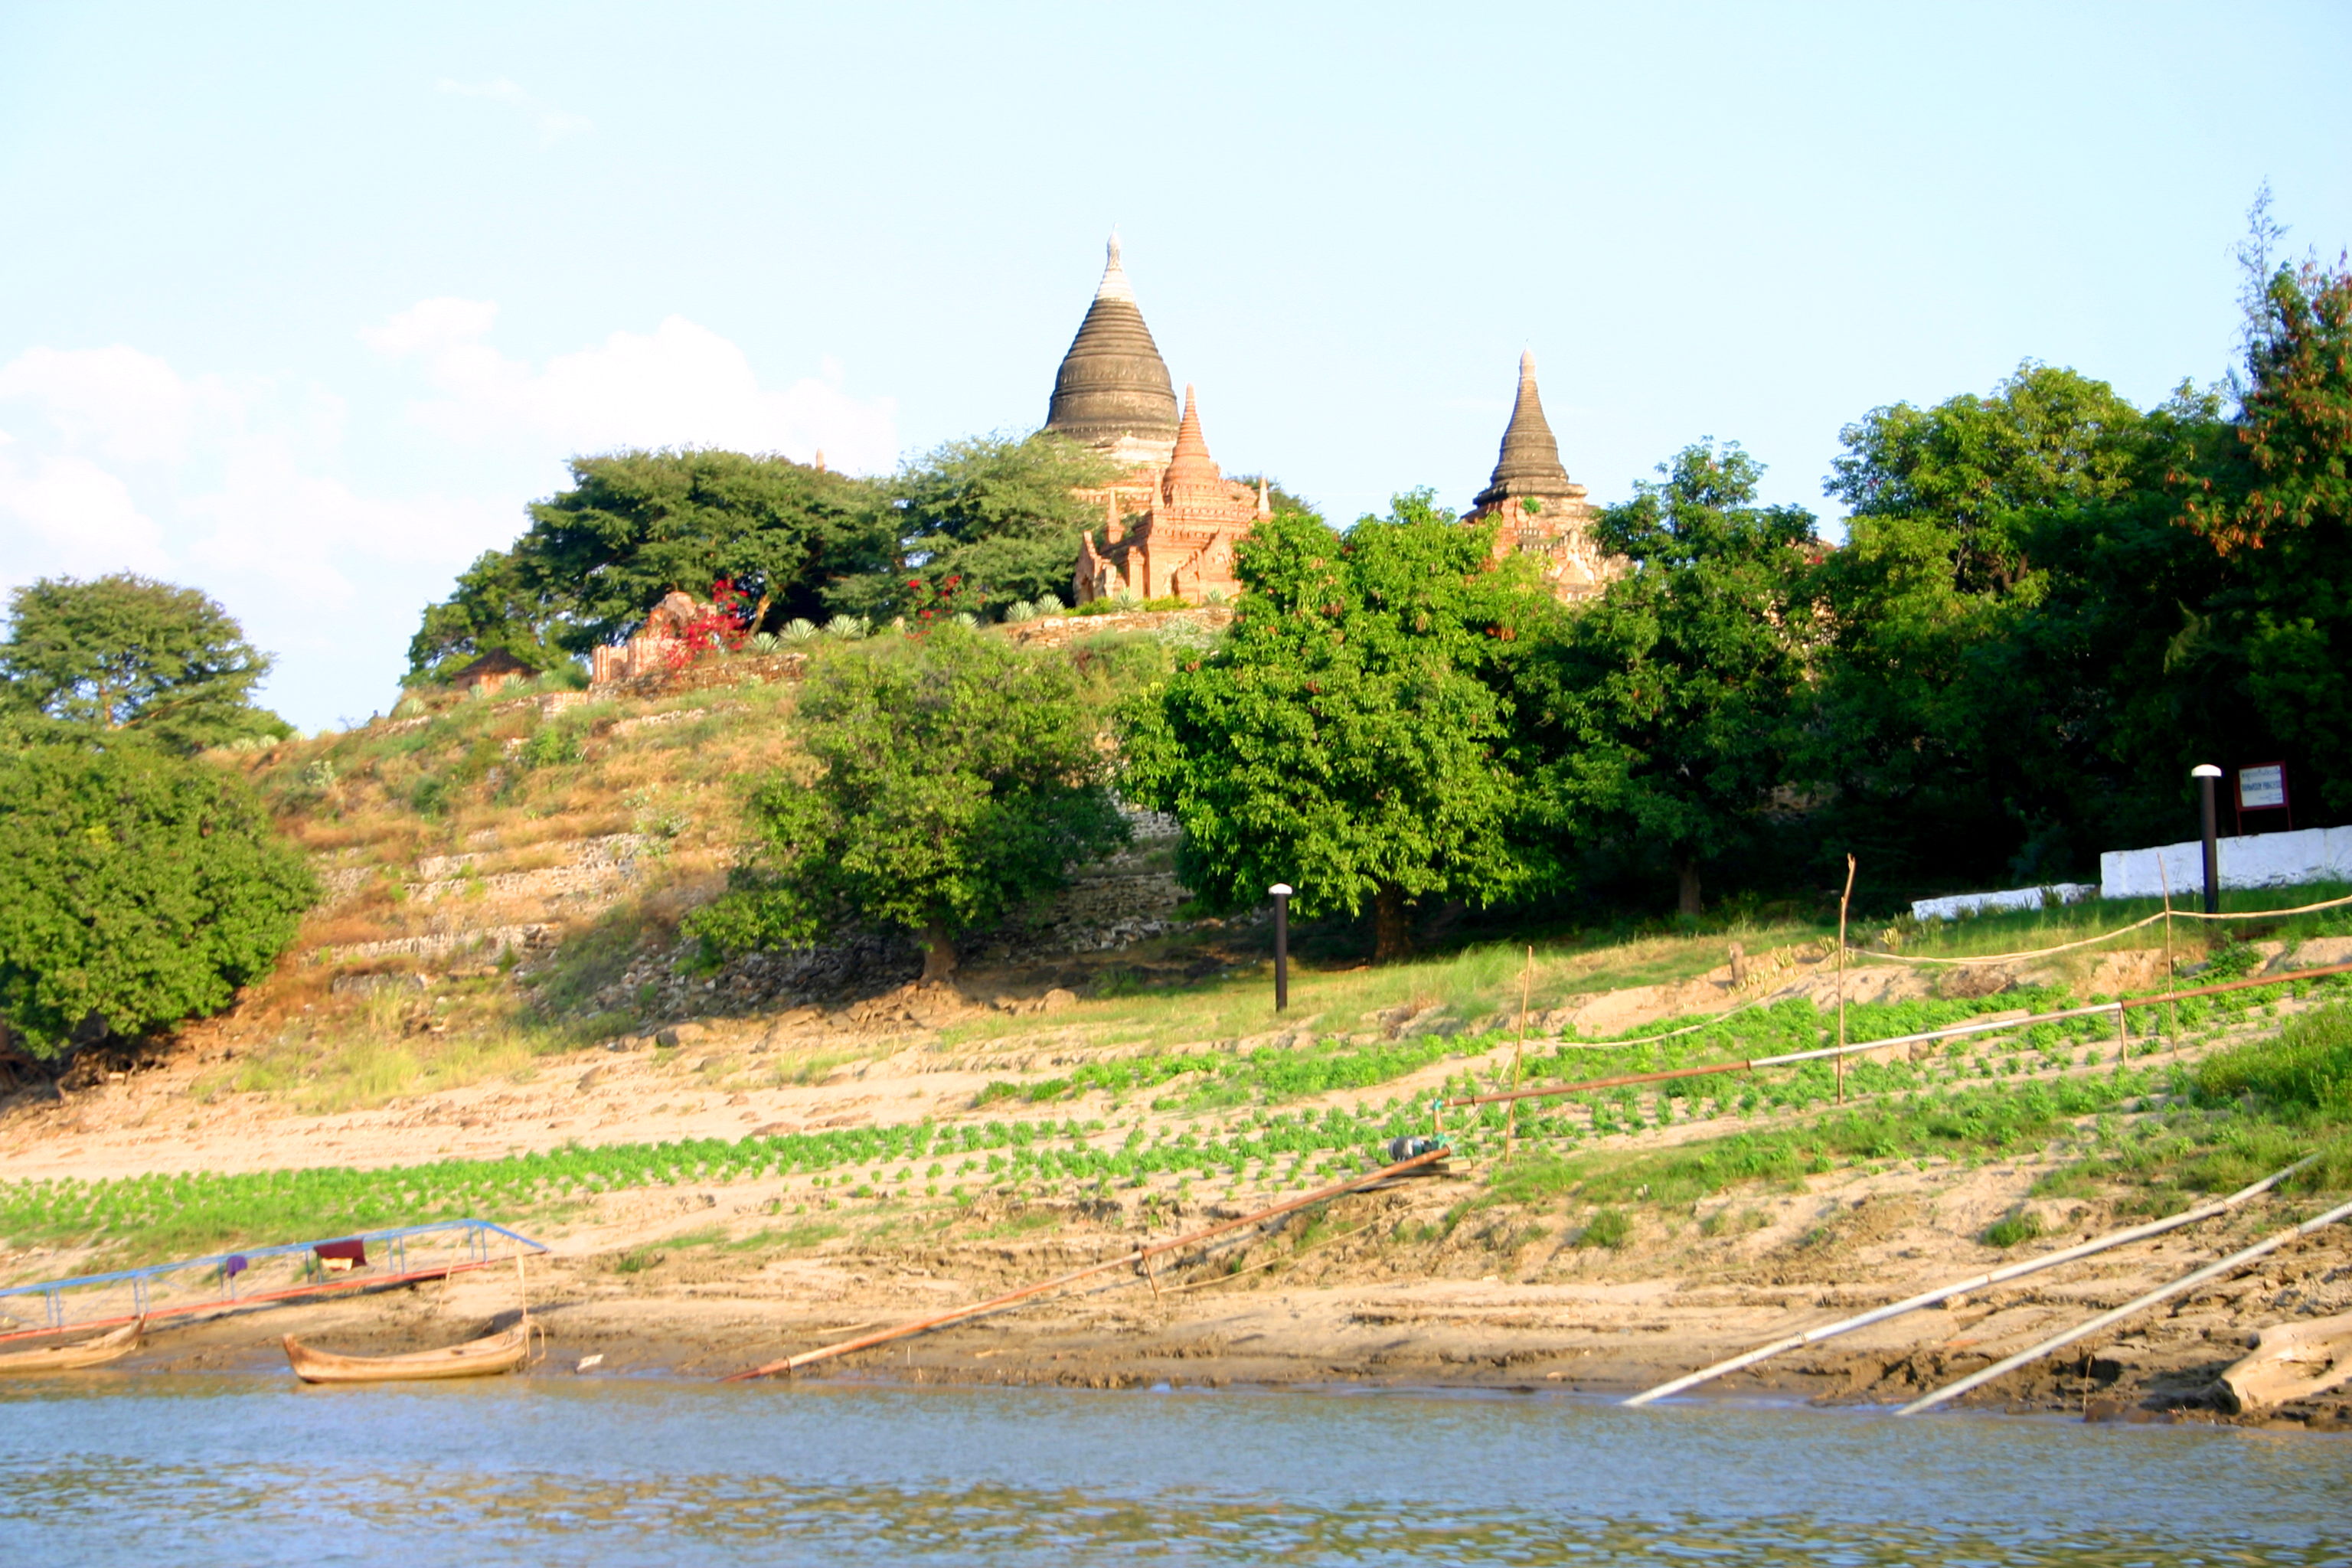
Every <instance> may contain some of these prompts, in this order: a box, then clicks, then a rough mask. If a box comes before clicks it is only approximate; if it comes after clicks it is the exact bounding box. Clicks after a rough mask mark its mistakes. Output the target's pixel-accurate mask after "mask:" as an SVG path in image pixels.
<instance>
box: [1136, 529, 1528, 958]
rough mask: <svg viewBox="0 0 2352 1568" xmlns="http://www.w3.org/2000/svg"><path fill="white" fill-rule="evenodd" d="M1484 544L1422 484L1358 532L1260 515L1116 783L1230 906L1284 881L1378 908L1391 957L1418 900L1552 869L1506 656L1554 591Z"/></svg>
mask: <svg viewBox="0 0 2352 1568" xmlns="http://www.w3.org/2000/svg"><path fill="white" fill-rule="evenodd" d="M1493 548H1494V531H1493V529H1492V528H1491V527H1469V526H1465V525H1464V524H1462V523H1459V522H1457V521H1454V518H1453V516H1452V515H1451V514H1450V513H1445V512H1442V511H1439V510H1436V509H1434V508H1433V507H1432V506H1431V505H1430V500H1429V496H1428V493H1427V492H1426V491H1423V492H1417V493H1415V494H1412V495H1407V496H1402V497H1399V498H1398V500H1397V503H1396V506H1395V508H1394V510H1393V513H1392V515H1391V516H1390V517H1388V518H1385V519H1373V518H1366V519H1365V520H1363V521H1360V522H1359V523H1357V525H1356V526H1355V527H1354V528H1353V529H1352V530H1350V531H1349V532H1348V533H1347V535H1346V536H1345V537H1342V536H1341V535H1340V534H1339V533H1338V532H1336V531H1333V530H1332V529H1331V528H1330V527H1328V525H1326V524H1325V523H1324V522H1323V521H1321V520H1320V519H1318V518H1315V517H1312V516H1307V515H1305V514H1300V513H1286V514H1282V515H1278V516H1276V517H1275V518H1273V519H1271V520H1270V521H1265V522H1262V523H1260V524H1259V525H1258V526H1257V527H1256V528H1255V530H1253V531H1251V533H1250V534H1249V536H1248V537H1247V538H1246V539H1244V541H1243V542H1242V543H1241V545H1240V547H1239V548H1238V549H1237V550H1236V551H1235V552H1234V572H1235V574H1236V576H1238V577H1239V579H1240V580H1241V582H1242V584H1243V586H1244V588H1245V589H1246V590H1247V592H1246V593H1245V594H1244V595H1243V597H1242V598H1241V600H1240V602H1239V605H1238V607H1237V608H1236V609H1235V611H1234V620H1233V623H1232V626H1231V628H1230V630H1229V631H1228V633H1227V635H1226V637H1225V638H1224V640H1223V643H1222V644H1221V645H1220V646H1219V647H1217V649H1216V650H1215V651H1214V652H1213V653H1212V654H1210V655H1209V656H1208V657H1207V658H1202V659H1200V660H1198V661H1195V662H1193V663H1191V664H1189V665H1187V666H1186V667H1185V668H1182V669H1180V670H1178V671H1175V672H1174V673H1172V674H1171V676H1170V677H1169V679H1167V680H1166V682H1165V683H1164V684H1163V685H1161V686H1160V688H1159V689H1156V690H1155V691H1153V692H1151V693H1150V695H1149V696H1148V697H1147V698H1145V699H1143V700H1139V701H1137V702H1135V703H1133V704H1131V705H1130V707H1129V710H1128V712H1127V714H1126V716H1125V721H1124V726H1123V727H1124V731H1125V748H1124V749H1125V752H1126V754H1127V771H1126V774H1125V777H1124V780H1123V788H1124V789H1125V790H1126V792H1127V794H1128V795H1129V796H1130V797H1131V798H1132V799H1134V800H1136V801H1137V802H1139V803H1140V804H1142V805H1149V806H1151V807H1154V808H1155V809H1158V810H1160V811H1164V812H1168V813H1171V814H1172V815H1173V816H1175V817H1176V819H1177V821H1178V822H1179V823H1180V824H1181V826H1182V827H1183V838H1182V840H1181V845H1180V847H1179V849H1178V852H1177V870H1178V874H1179V876H1180V877H1181V879H1183V882H1184V884H1185V886H1187V887H1188V888H1190V889H1192V890H1193V891H1194V892H1195V893H1197V894H1199V895H1200V896H1201V897H1202V900H1204V901H1206V902H1207V903H1208V904H1209V905H1210V906H1212V907H1213V908H1218V909H1226V910H1232V909H1238V908H1242V907H1244V906H1248V905H1253V904H1256V903H1259V902H1261V901H1262V900H1264V899H1265V889H1266V888H1267V887H1268V886H1270V885H1271V884H1273V883H1275V882H1286V883H1291V884H1294V885H1295V886H1296V887H1297V909H1298V910H1299V912H1300V913H1302V914H1306V915H1320V914H1331V913H1346V914H1349V915H1355V914H1358V913H1360V911H1361V910H1364V909H1365V908H1366V907H1367V906H1369V907H1370V910H1372V914H1373V925H1374V942H1375V953H1376V957H1377V958H1378V959H1379V960H1380V961H1382V962H1385V961H1387V960H1391V959H1394V958H1398V957H1401V956H1402V955H1403V954H1404V953H1405V952H1408V951H1409V949H1410V940H1409V939H1410V933H1411V928H1410V925H1409V923H1408V907H1409V906H1410V905H1411V904H1412V901H1413V900H1418V899H1421V898H1423V897H1427V896H1431V895H1441V896H1445V897H1450V898H1458V899H1462V900H1466V901H1471V902H1476V903H1490V902H1493V901H1496V900H1501V899H1505V898H1507V897H1509V896H1511V895H1512V894H1514V893H1517V892H1518V891H1519V890H1521V889H1523V888H1525V887H1527V886H1528V884H1529V883H1530V882H1531V881H1532V880H1533V879H1535V878H1536V877H1537V876H1538V874H1539V871H1540V868H1541V859H1540V857H1539V856H1538V855H1537V854H1536V853H1534V852H1533V847H1532V846H1530V845H1528V843H1527V842H1526V841H1525V840H1524V839H1523V838H1521V837H1519V836H1518V833H1517V830H1518V829H1519V828H1520V827H1521V826H1523V823H1524V818H1525V806H1526V800H1525V795H1524V792H1523V789H1522V785H1521V780H1520V775H1519V771H1518V768H1517V765H1516V763H1517V759H1516V758H1515V755H1514V753H1513V750H1512V738H1513V733H1514V730H1513V711H1514V710H1513V703H1512V700H1511V696H1510V689H1511V681H1510V669H1509V665H1510V661H1511V656H1512V654H1513V652H1514V651H1515V650H1516V649H1517V647H1520V646H1522V643H1523V634H1525V633H1526V632H1527V631H1528V629H1529V628H1531V627H1533V626H1538V625H1539V624H1541V623H1542V621H1543V620H1544V619H1545V618H1546V617H1547V616H1549V614H1550V613H1551V605H1550V601H1549V599H1548V598H1547V597H1546V596H1545V595H1544V594H1543V593H1542V590H1541V589H1540V587H1539V586H1538V584H1536V583H1535V581H1534V579H1533V577H1532V576H1531V575H1530V574H1528V572H1527V571H1526V570H1525V568H1524V564H1523V563H1520V562H1519V561H1518V560H1517V558H1516V557H1514V558H1511V559H1510V560H1508V561H1507V562H1505V563H1502V564H1501V565H1499V566H1498V565H1496V563H1495V562H1494V559H1493V553H1492V552H1493Z"/></svg>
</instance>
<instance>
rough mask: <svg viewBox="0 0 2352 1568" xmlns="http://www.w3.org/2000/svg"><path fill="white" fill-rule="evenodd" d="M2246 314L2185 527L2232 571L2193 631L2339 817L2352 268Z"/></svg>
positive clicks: (2347, 740) (2319, 276) (2287, 286)
mask: <svg viewBox="0 0 2352 1568" xmlns="http://www.w3.org/2000/svg"><path fill="white" fill-rule="evenodd" d="M2250 309H2251V318H2252V319H2251V320H2250V321H2249V323H2248V331H2247V356H2246V357H2247V363H2246V370H2245V374H2244V377H2243V380H2242V402H2241V405H2240V407H2239V410H2238V413H2237V416H2236V417H2235V419H2234V420H2232V421H2231V424H2232V426H2233V429H2232V432H2231V433H2232V435H2233V436H2234V437H2235V439H2234V440H2233V441H2232V442H2231V443H2229V444H2227V445H2225V446H2224V447H2222V448H2221V451H2220V452H2219V453H2218V454H2217V455H2216V458H2215V460H2214V461H2213V462H2211V463H2210V464H2209V465H2207V466H2206V467H2205V468H2204V469H2203V470H2202V471H2201V472H2198V473H2194V474H2192V475H2190V476H2189V479H2190V483H2191V487H2192V488H2191V490H2190V494H2189V500H2188V504H2187V507H2186V509H2185V518H2184V521H2185V522H2186V523H2187V525H2188V526H2189V529H2191V530H2192V531H2194V532H2196V533H2197V534H2198V535H2200V536H2201V537H2202V538H2203V539H2204V540H2205V541H2207V542H2209V543H2210V547H2211V549H2212V550H2213V552H2215V554H2216V555H2217V556H2218V557H2219V558H2220V559H2221V561H2222V562H2224V563H2226V565H2227V567H2228V578H2227V581H2226V583H2225V584H2224V585H2223V586H2222V587H2221V589H2220V590H2219V591H2218V592H2217V593H2216V594H2215V595H2214V596H2213V599H2212V602H2211V604H2210V606H2209V616H2208V617H2207V620H2206V623H2205V624H2204V625H2202V626H2200V627H2198V628H2197V630H2198V632H2199V633H2200V636H2201V637H2202V638H2203V639H2204V640H2205V641H2206V642H2207V643H2208V644H2209V645H2210V646H2212V647H2215V648H2217V649H2219V648H2226V649H2230V650H2231V651H2232V653H2233V654H2234V662H2236V663H2237V664H2239V665H2240V666H2241V667H2242V670H2243V672H2244V674H2243V679H2244V689H2245V693H2246V696H2247V698H2248V700H2250V702H2251V704H2252V708H2253V710H2254V711H2255V713H2256V714H2257V715H2258V716H2259V717H2260V719H2261V720H2262V721H2263V726H2264V727H2265V728H2266V729H2267V730H2268V731H2270V733H2271V734H2272V735H2274V736H2275V737H2276V738H2277V740H2278V742H2280V743H2281V744H2282V745H2283V746H2284V747H2285V748H2287V749H2289V750H2290V751H2291V752H2293V753H2294V754H2295V756H2296V757H2297V759H2298V760H2299V761H2300V762H2301V763H2303V764H2304V765H2303V767H2302V768H2301V769H2299V770H2298V772H2300V773H2301V774H2302V776H2303V777H2304V778H2305V779H2306V780H2313V779H2315V780H2316V781H2317V782H2318V783H2319V784H2320V789H2319V795H2320V798H2321V800H2322V802H2323V803H2324V804H2325V805H2326V807H2327V808H2328V809H2330V810H2332V811H2338V812H2340V811H2343V810H2346V809H2347V808H2352V689H2347V681H2346V680H2345V679H2344V671H2345V669H2346V668H2347V662H2352V271H2347V268H2346V266H2345V263H2344V261H2343V260H2342V259H2341V258H2338V260H2337V262H2336V265H2335V266H2334V267H2333V268H2329V267H2324V266H2322V265H2320V264H2318V263H2317V262H2313V261H2306V262H2304V263H2302V264H2300V265H2295V266H2283V267H2279V268H2275V269H2273V271H2271V272H2270V274H2269V275H2268V276H2267V277H2266V278H2261V279H2258V283H2257V287H2255V288H2254V289H2252V299H2251V300H2250ZM2244 760H2247V761H2252V760H2256V759H2254V758H2252V757H2247V758H2245V759H2244ZM2264 760H2266V759H2264Z"/></svg>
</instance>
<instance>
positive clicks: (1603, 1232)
mask: <svg viewBox="0 0 2352 1568" xmlns="http://www.w3.org/2000/svg"><path fill="white" fill-rule="evenodd" d="M1632 1238H1633V1221H1632V1220H1630V1219H1627V1218H1626V1217H1625V1211H1624V1210H1623V1209H1601V1210H1600V1211H1599V1212H1598V1213H1596V1214H1594V1215H1593V1216H1592V1217H1591V1219H1589V1220H1587V1221H1586V1222H1585V1225H1584V1229H1583V1230H1582V1231H1580V1232H1579V1233H1578V1235H1577V1237H1576V1245H1577V1246H1579V1247H1607V1248H1609V1250H1610V1251H1612V1252H1614V1251H1616V1250H1617V1249H1618V1248H1619V1247H1622V1246H1624V1245H1625V1243H1626V1242H1627V1241H1629V1240H1631V1239H1632Z"/></svg>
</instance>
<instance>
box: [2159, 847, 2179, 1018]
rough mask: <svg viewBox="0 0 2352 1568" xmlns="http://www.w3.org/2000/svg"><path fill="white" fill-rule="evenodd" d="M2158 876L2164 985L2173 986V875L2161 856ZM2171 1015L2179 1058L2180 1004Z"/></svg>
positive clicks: (2173, 1009)
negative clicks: (2162, 914)
mask: <svg viewBox="0 0 2352 1568" xmlns="http://www.w3.org/2000/svg"><path fill="white" fill-rule="evenodd" d="M2156 875H2157V879H2158V881H2159V882H2161V883H2162V885H2163V887H2164V983H2165V984H2167V985H2169V984H2172V976H2173V968H2172V873H2170V872H2169V871H2167V870H2166V869H2165V868H2164V857H2163V856H2161V855H2158V857H2157V858H2156ZM2171 1013H2172V1017H2171V1020H2170V1023H2169V1025H2168V1027H2167V1032H2168V1034H2170V1035H2171V1037H2172V1050H2173V1054H2174V1055H2175V1056H2178V1055H2179V1054H2180V1004H2179V1003H2178V1002H2175V1003H2174V1004H2172V1008H2171Z"/></svg>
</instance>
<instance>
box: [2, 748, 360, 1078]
mask: <svg viewBox="0 0 2352 1568" xmlns="http://www.w3.org/2000/svg"><path fill="white" fill-rule="evenodd" d="M317 898H318V884H317V882H316V881H315V880H314V879H312V877H311V875H310V868H309V867H308V866H307V865H306V864H305V863H304V861H303V859H302V857H301V855H300V854H299V853H298V852H297V851H296V850H294V849H293V848H292V847H289V846H288V845H287V844H285V843H284V842H283V841H282V840H280V839H279V838H278V835H277V833H276V831H275V830H274V829H273V828H272V827H271V826H270V823H269V819H268V814H267V812H266V811H265V810H264V809H263V807H262V805H261V802H260V801H259V799H258V798H257V797H256V795H254V793H253V791H252V790H251V789H250V788H248V787H247V785H246V784H244V783H243V782H242V781H240V780H238V779H236V778H234V777H232V776H231V775H229V774H227V773H223V772H221V771H220V770H219V769H217V768H215V767H213V766H211V765H209V764H207V763H202V762H198V761H194V760H192V759H187V758H182V757H177V756H172V755H168V754H166V753H164V752H160V751H158V750H155V749H154V748H152V747H151V746H148V745H146V744H144V743H139V742H81V743H74V744H37V745H31V746H26V747H25V748H23V749H22V750H20V751H16V752H0V1016H5V1018H6V1019H7V1021H8V1023H9V1024H10V1026H13V1027H14V1028H15V1029H16V1031H17V1032H18V1033H19V1034H21V1035H22V1036H23V1037H24V1040H25V1044H26V1047H28V1048H29V1049H30V1050H31V1051H32V1052H33V1053H34V1054H35V1055H36V1056H43V1057H53V1056H56V1055H58V1053H60V1052H61V1051H62V1050H63V1049H64V1048H65V1047H66V1045H67V1043H68V1040H70V1039H71V1038H72V1037H74V1035H75V1034H76V1032H77V1031H80V1030H86V1029H89V1028H102V1029H103V1030H105V1031H110V1032H111V1033H114V1034H117V1035H123V1036H135V1035H142V1034H149V1033H152V1032H154V1031H157V1030H160V1029H163V1028H166V1027H168V1026H171V1025H173V1024H176V1023H178V1022H179V1021H180V1020H181V1019H183V1018H188V1017H194V1016H204V1015H206V1014H212V1013H217V1012H219V1011H221V1010H222V1009H223V1008H225V1007H226V1006H227V1005H229V1004H230V1003H231V1002H232V1001H234V1000H235V999H236V993H237V989H238V988H239V987H240V986H244V985H249V984H252V983H253V982H254V981H256V980H257V979H259V978H260V977H261V976H262V975H263V974H265V973H268V969H269V966H270V965H271V964H272V963H275V962H276V960H277V958H278V954H279V953H280V952H284V951H285V950H286V947H287V944H288V943H289V942H292V941H293V940H294V929H295V926H296V923H297V922H298V921H299V920H300V919H301V915H302V911H303V910H306V909H308V908H309V907H310V905H311V904H312V903H313V902H315V901H316V900H317Z"/></svg>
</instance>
